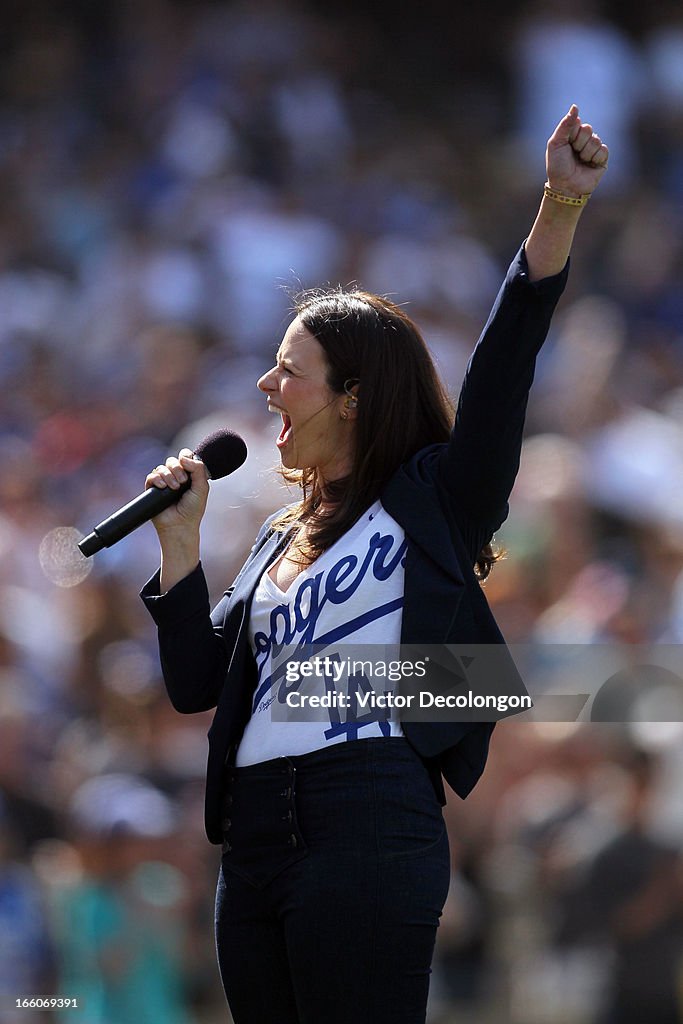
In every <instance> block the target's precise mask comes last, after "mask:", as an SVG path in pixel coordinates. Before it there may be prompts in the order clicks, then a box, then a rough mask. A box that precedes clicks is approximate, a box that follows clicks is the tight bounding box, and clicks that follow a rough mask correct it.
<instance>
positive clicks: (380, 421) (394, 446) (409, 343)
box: [273, 288, 500, 579]
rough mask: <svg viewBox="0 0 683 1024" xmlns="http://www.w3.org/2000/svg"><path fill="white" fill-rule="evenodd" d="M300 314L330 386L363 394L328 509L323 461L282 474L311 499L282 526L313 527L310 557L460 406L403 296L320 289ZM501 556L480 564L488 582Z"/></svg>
mask: <svg viewBox="0 0 683 1024" xmlns="http://www.w3.org/2000/svg"><path fill="white" fill-rule="evenodd" d="M294 311H295V313H296V315H297V316H298V317H299V320H300V321H301V323H302V324H303V326H304V327H305V328H306V329H307V330H308V331H310V333H311V334H312V335H313V336H314V337H315V338H316V340H317V341H318V342H319V344H320V345H321V346H322V348H323V351H324V352H325V357H326V360H327V367H328V370H327V384H328V386H329V388H330V389H331V390H332V391H333V392H335V393H336V394H343V393H344V392H345V391H347V392H349V391H350V390H351V388H352V387H353V390H354V392H355V393H356V395H357V398H358V407H357V418H356V420H355V442H354V449H353V462H352V466H351V471H350V473H349V474H348V476H346V477H344V479H342V480H335V481H332V482H330V481H327V482H326V483H325V501H326V505H325V510H324V511H323V509H322V507H321V502H322V498H323V490H322V480H321V478H320V474H319V472H318V470H317V469H316V468H315V467H311V468H308V469H296V470H288V469H283V471H282V472H283V475H284V477H285V479H286V480H287V481H288V482H290V483H298V484H299V485H300V486H301V488H302V490H303V498H302V500H301V502H300V503H298V504H297V505H296V506H294V507H293V508H289V509H288V510H287V511H286V512H285V513H283V515H282V516H280V517H279V519H277V520H276V521H275V523H274V524H273V525H274V527H275V529H285V528H286V527H288V526H290V525H291V524H292V523H306V524H307V529H306V544H305V546H304V547H303V549H301V550H302V557H303V560H304V562H305V563H306V564H310V562H312V561H314V560H315V559H316V558H317V557H318V556H319V555H320V554H322V552H323V551H326V550H327V549H328V548H330V547H331V546H332V545H333V544H334V543H335V542H336V541H337V540H339V538H340V537H341V536H342V535H343V534H344V533H346V531H347V530H348V529H349V528H350V527H351V526H352V525H353V524H354V523H355V522H356V520H357V519H358V518H359V516H361V515H362V514H363V512H364V511H365V510H366V509H367V508H368V507H369V506H370V505H372V504H373V502H375V501H376V500H377V499H378V498H379V497H380V495H381V493H382V491H383V489H384V487H385V486H386V484H387V483H388V482H389V480H390V479H391V477H392V476H393V475H394V473H395V472H396V470H397V469H398V467H399V466H400V465H401V463H403V462H406V461H407V460H408V459H409V458H410V457H411V456H413V455H415V453H416V452H418V451H420V449H421V448H425V447H426V446H427V445H430V444H438V443H445V442H447V441H448V438H449V435H450V432H451V427H452V424H453V419H454V415H455V410H454V407H453V403H452V402H451V400H450V398H449V396H448V393H447V392H446V390H445V388H444V386H443V384H442V382H441V380H440V378H439V375H438V373H437V371H436V367H435V366H434V362H433V360H432V357H431V355H430V352H429V349H428V348H427V345H426V344H425V341H424V338H423V337H422V334H421V332H420V330H419V328H418V327H417V326H416V324H415V323H414V322H413V321H412V320H411V319H410V317H409V316H407V314H406V313H404V311H403V310H402V309H401V308H400V306H397V305H396V304H395V303H394V302H391V301H390V300H389V299H386V298H384V297H382V296H379V295H372V294H371V293H369V292H365V291H360V290H358V291H347V290H345V289H343V288H330V289H315V290H312V291H305V292H302V293H300V294H299V295H298V296H297V297H296V299H295V305H294ZM356 385H357V387H356ZM330 509H331V511H330ZM498 557H500V556H499V555H496V554H494V553H493V550H492V548H491V545H490V544H487V545H486V547H485V548H484V549H483V550H482V552H481V553H480V554H479V556H478V558H477V560H476V564H475V569H476V571H477V574H478V576H479V578H480V579H485V578H486V576H488V574H489V572H490V570H491V567H492V565H493V563H494V562H495V561H496V559H497V558H498Z"/></svg>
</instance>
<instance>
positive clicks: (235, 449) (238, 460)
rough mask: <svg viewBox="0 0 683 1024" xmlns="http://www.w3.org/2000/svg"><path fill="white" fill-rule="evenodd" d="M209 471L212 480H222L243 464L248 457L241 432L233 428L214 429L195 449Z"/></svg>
mask: <svg viewBox="0 0 683 1024" xmlns="http://www.w3.org/2000/svg"><path fill="white" fill-rule="evenodd" d="M194 453H195V455H196V456H197V458H198V459H201V460H202V462H203V463H204V464H205V466H206V468H207V469H208V471H209V476H210V477H211V479H212V480H220V479H221V478H222V477H224V476H228V474H230V473H234V472H235V470H236V469H239V467H240V466H241V465H242V463H243V462H244V460H245V459H246V457H247V446H246V444H245V443H244V441H243V439H242V438H241V437H240V435H239V434H234V433H233V432H232V430H225V429H222V430H214V432H213V434H209V436H208V437H205V438H204V440H203V441H200V442H199V444H198V445H197V446H196V448H195V450H194Z"/></svg>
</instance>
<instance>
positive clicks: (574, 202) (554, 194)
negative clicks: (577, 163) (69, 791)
mask: <svg viewBox="0 0 683 1024" xmlns="http://www.w3.org/2000/svg"><path fill="white" fill-rule="evenodd" d="M543 195H544V196H547V197H548V199H552V200H554V201H555V202H556V203H565V204H566V205H567V206H585V205H586V203H587V202H588V200H589V199H590V197H591V193H590V192H584V193H583V195H581V196H566V195H565V194H564V192H558V191H557V189H555V188H552V187H551V185H550V182H549V181H546V183H545V185H544V186H543Z"/></svg>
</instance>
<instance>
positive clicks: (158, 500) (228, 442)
mask: <svg viewBox="0 0 683 1024" xmlns="http://www.w3.org/2000/svg"><path fill="white" fill-rule="evenodd" d="M194 454H195V456H196V457H197V458H198V459H201V460H202V462H203V463H204V464H205V466H206V468H207V470H208V471H209V476H210V478H211V479H212V480H220V479H221V478H222V477H224V476H228V475H229V474H230V473H234V471H235V470H236V469H239V467H240V466H241V465H242V463H243V462H244V460H245V459H246V457H247V446H246V444H245V443H244V441H243V440H242V438H241V437H240V436H239V434H234V433H233V432H232V430H216V431H214V433H213V434H209V436H208V437H205V438H204V440H203V441H200V442H199V444H198V445H197V447H196V448H195V450H194ZM191 486H192V481H191V480H187V481H186V482H185V483H184V484H182V485H181V486H180V487H178V488H177V489H172V488H170V487H148V488H147V490H146V491H143V492H142V494H138V496H137V498H133V500H132V501H129V502H128V504H127V505H124V506H123V508H120V509H119V510H118V511H117V512H114V513H112V515H110V516H109V518H108V519H104V520H103V521H102V522H101V523H99V525H98V526H96V527H95V528H94V529H93V531H92V533H89V534H88V536H87V537H84V538H83V540H82V541H80V543H79V545H78V548H79V550H80V552H81V554H83V555H85V557H86V558H89V557H90V555H94V554H95V552H96V551H101V550H102V548H110V547H111V546H112V544H116V542H117V541H119V540H121V539H122V538H123V537H127V536H128V534H129V533H132V531H133V530H136V529H137V528H138V526H142V524H143V523H147V522H149V520H150V519H153V518H154V516H156V515H158V514H159V513H160V512H163V511H164V509H165V508H169V507H170V506H171V505H174V504H175V503H176V502H177V501H180V498H181V497H182V495H183V494H184V493H185V491H189V489H190V487H191Z"/></svg>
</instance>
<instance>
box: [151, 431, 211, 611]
mask: <svg viewBox="0 0 683 1024" xmlns="http://www.w3.org/2000/svg"><path fill="white" fill-rule="evenodd" d="M188 480H190V481H191V487H190V488H189V490H187V491H185V493H184V494H183V495H182V497H181V498H180V500H179V501H178V502H176V503H175V504H173V505H171V506H170V507H169V508H167V509H164V511H163V512H160V513H159V515H158V516H155V517H154V519H152V523H153V524H154V528H155V529H156V531H157V534H158V536H159V543H160V544H161V591H162V593H165V592H166V591H167V590H170V589H171V587H173V586H175V584H176V583H178V582H179V581H180V580H181V579H183V578H184V577H185V576H187V575H188V574H189V573H191V572H192V571H193V570H194V569H196V567H197V565H198V564H199V526H200V523H201V521H202V518H203V516H204V512H205V510H206V502H207V499H208V496H209V477H208V473H207V470H206V466H205V465H204V463H203V462H202V460H201V459H197V458H195V456H194V454H193V452H191V451H190V449H189V448H183V449H182V450H181V451H180V452H179V454H178V457H177V458H175V456H171V457H170V458H168V459H166V462H165V463H164V465H163V466H157V467H156V469H154V470H152V472H151V473H149V474H148V475H147V478H146V480H145V489H147V488H148V487H160V488H163V487H170V488H172V489H173V490H178V489H179V488H180V487H181V486H182V485H183V484H187V481H188Z"/></svg>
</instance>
